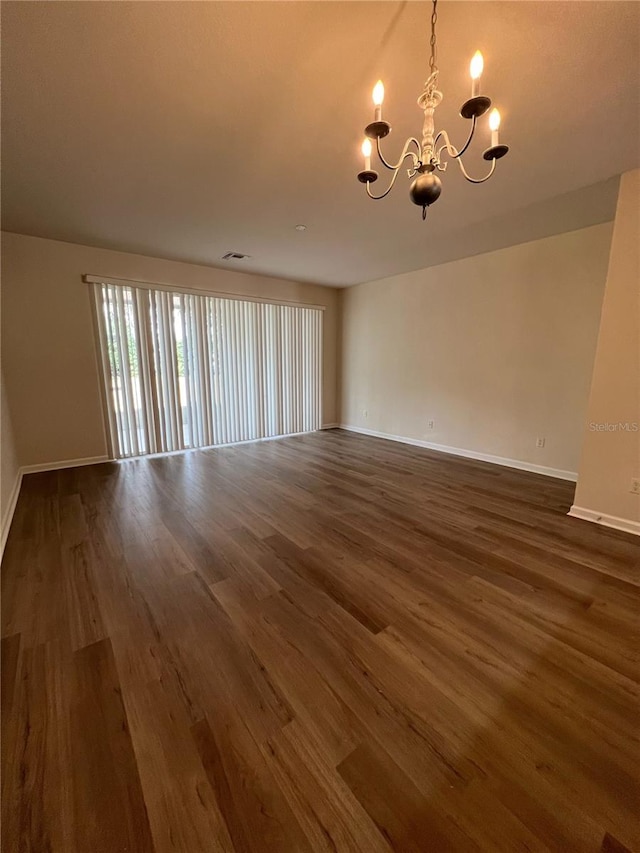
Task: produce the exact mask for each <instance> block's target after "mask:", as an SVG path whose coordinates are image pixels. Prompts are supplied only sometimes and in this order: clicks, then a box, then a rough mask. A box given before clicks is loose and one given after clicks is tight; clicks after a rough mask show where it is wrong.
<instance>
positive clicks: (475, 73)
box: [469, 50, 484, 80]
mask: <svg viewBox="0 0 640 853" xmlns="http://www.w3.org/2000/svg"><path fill="white" fill-rule="evenodd" d="M483 68H484V59H483V58H482V54H481V53H480V51H479V50H476V52H475V53H474V54H473V59H472V60H471V63H470V64H469V74H471V79H472V80H477V79H478V78H479V77H480V75H481V74H482V69H483Z"/></svg>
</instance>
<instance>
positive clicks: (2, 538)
mask: <svg viewBox="0 0 640 853" xmlns="http://www.w3.org/2000/svg"><path fill="white" fill-rule="evenodd" d="M21 485H22V469H21V468H20V469H19V470H18V473H17V474H16V481H15V483H14V484H13V489H12V491H11V497H10V498H9V504H8V506H7V508H6V510H5V512H4V518H3V519H2V533H1V534H0V560H1V559H2V555H3V554H4V546H5V545H6V544H7V536H8V535H9V528H10V527H11V522H12V521H13V514H14V512H15V511H16V504H17V503H18V496H19V495H20V486H21Z"/></svg>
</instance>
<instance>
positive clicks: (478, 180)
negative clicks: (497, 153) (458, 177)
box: [458, 159, 498, 184]
mask: <svg viewBox="0 0 640 853" xmlns="http://www.w3.org/2000/svg"><path fill="white" fill-rule="evenodd" d="M497 162H498V161H497V160H496V159H493V160H492V161H491V168H490V169H489V174H488V175H486V176H485V177H484V178H472V177H471V176H470V175H468V174H467V172H466V170H465V168H464V163H463V162H462V160H458V165H459V166H460V169H461V171H462V174H463V175H464V176H465V178H466V179H467V180H468V181H469V182H470V183H472V184H484V182H485V181H488V180H489V178H490V177H491V175H493V173H494V172H495V170H496V163H497Z"/></svg>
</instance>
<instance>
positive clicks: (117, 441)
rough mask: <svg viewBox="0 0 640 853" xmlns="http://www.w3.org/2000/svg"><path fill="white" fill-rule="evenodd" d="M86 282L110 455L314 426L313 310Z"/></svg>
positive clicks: (316, 339)
mask: <svg viewBox="0 0 640 853" xmlns="http://www.w3.org/2000/svg"><path fill="white" fill-rule="evenodd" d="M88 280H92V279H88ZM93 281H94V282H95V283H94V285H93V286H94V289H95V304H96V317H97V323H98V331H99V341H100V350H101V356H102V366H103V374H104V383H105V400H106V408H107V413H108V421H109V434H110V438H111V451H112V455H113V456H114V457H117V458H123V457H127V456H140V455H143V454H148V453H161V452H166V451H172V450H183V449H186V448H191V447H207V446H210V445H217V444H228V443H232V442H238V441H248V440H251V439H256V438H266V437H270V436H276V435H288V434H292V433H297V432H306V431H310V430H315V429H319V428H320V423H321V364H322V310H321V309H318V308H304V307H298V306H289V305H276V304H271V303H263V302H250V301H245V300H241V299H228V298H222V297H214V296H206V295H199V294H198V295H196V294H192V293H177V292H175V293H174V292H169V291H167V290H152V289H149V288H146V287H133V286H125V285H119V284H112V283H106V282H99V281H95V279H93Z"/></svg>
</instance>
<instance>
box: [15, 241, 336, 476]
mask: <svg viewBox="0 0 640 853" xmlns="http://www.w3.org/2000/svg"><path fill="white" fill-rule="evenodd" d="M85 273H88V274H90V275H104V276H105V277H108V276H111V277H114V278H127V279H138V280H144V281H151V282H157V283H160V284H169V285H175V286H176V287H178V288H179V287H180V286H183V287H187V288H193V289H198V290H203V291H211V292H218V293H233V294H238V295H242V296H260V297H266V298H270V299H275V300H279V299H282V300H287V301H296V302H301V303H308V304H316V305H324V306H326V310H325V312H324V363H323V377H324V386H323V408H324V412H323V422H324V423H333V422H335V421H336V420H337V413H336V371H337V365H336V329H337V318H336V314H337V302H338V298H337V293H336V291H335V290H333V289H331V288H327V287H320V286H315V285H309V284H298V283H295V282H292V281H285V280H282V279H275V278H267V277H264V276H253V275H247V274H243V273H237V272H229V271H227V270H220V269H213V268H211V267H203V266H196V265H194V264H184V263H179V262H176V261H166V260H161V259H158V258H148V257H144V256H141V255H132V254H126V253H123V252H112V251H108V250H105V249H95V248H91V247H88V246H79V245H76V244H73V243H62V242H57V241H54V240H43V239H40V238H37V237H26V236H23V235H19V234H8V233H4V234H3V241H2V282H3V356H4V358H3V364H4V372H5V378H6V382H7V393H8V395H9V399H10V401H11V411H12V415H13V422H14V424H15V425H16V427H18V425H19V429H16V432H17V436H16V437H17V444H18V453H19V456H20V459H21V462H22V464H23V465H36V464H46V463H54V462H61V461H65V460H74V459H83V458H91V457H96V456H103V455H104V454H105V453H106V445H105V437H104V427H103V419H102V411H101V404H100V391H99V380H98V371H97V367H96V359H95V348H94V339H93V328H92V317H91V307H90V297H89V288H88V286H87V285H86V284H84V283H83V282H82V280H81V276H82V275H83V274H85Z"/></svg>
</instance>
